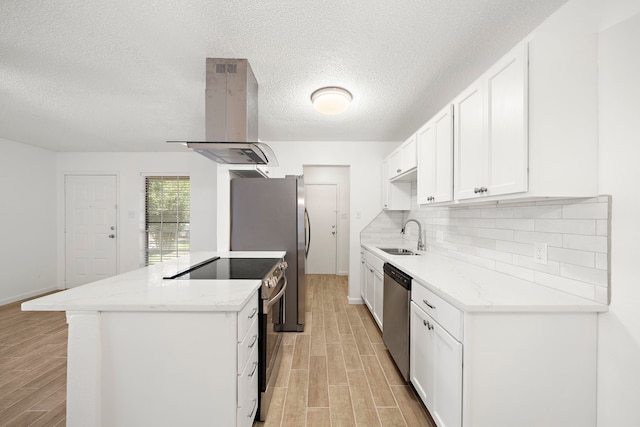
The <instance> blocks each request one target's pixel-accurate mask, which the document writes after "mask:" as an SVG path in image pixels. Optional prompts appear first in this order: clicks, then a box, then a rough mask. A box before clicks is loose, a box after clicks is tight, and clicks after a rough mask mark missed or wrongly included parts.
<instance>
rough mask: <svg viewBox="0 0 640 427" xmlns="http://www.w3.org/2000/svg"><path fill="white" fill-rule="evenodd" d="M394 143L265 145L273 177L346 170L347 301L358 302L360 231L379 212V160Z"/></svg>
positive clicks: (290, 143) (380, 200) (271, 143)
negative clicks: (307, 169)
mask: <svg viewBox="0 0 640 427" xmlns="http://www.w3.org/2000/svg"><path fill="white" fill-rule="evenodd" d="M397 145H398V143H389V142H309V141H305V142H269V146H271V148H272V149H273V151H274V153H275V155H276V157H277V158H278V162H279V164H280V166H279V167H278V168H277V171H276V173H277V176H284V175H302V172H303V166H304V165H316V166H318V165H332V166H350V176H351V179H350V181H351V188H350V203H349V204H350V207H349V215H350V217H349V221H350V225H351V227H350V232H349V233H350V238H349V242H350V243H349V300H350V301H353V302H361V299H360V279H359V278H360V231H361V230H362V229H363V228H364V227H365V226H366V225H367V224H368V223H369V222H370V221H371V220H373V218H375V217H376V215H377V214H378V213H379V212H380V210H381V205H382V199H381V196H382V195H381V191H380V183H381V182H382V159H383V158H384V157H385V156H386V155H387V154H389V152H390V151H391V149H392V148H393V147H394V146H397Z"/></svg>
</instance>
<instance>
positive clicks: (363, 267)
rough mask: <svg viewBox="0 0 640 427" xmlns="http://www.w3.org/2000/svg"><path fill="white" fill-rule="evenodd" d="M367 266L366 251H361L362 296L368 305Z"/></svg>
mask: <svg viewBox="0 0 640 427" xmlns="http://www.w3.org/2000/svg"><path fill="white" fill-rule="evenodd" d="M366 289H367V265H366V263H365V260H364V249H361V250H360V296H361V297H362V300H363V301H365V303H366V299H367V297H366Z"/></svg>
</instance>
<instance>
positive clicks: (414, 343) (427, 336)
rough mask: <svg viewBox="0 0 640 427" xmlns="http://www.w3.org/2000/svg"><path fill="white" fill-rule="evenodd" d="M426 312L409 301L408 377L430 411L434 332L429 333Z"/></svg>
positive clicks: (433, 366) (433, 365) (433, 367)
mask: <svg viewBox="0 0 640 427" xmlns="http://www.w3.org/2000/svg"><path fill="white" fill-rule="evenodd" d="M427 317H428V316H427V314H426V313H425V312H423V311H422V310H421V309H419V308H418V307H417V306H416V305H415V304H414V303H413V302H412V303H411V328H410V331H411V332H410V335H411V338H410V340H409V359H410V360H409V377H410V381H411V383H412V384H413V386H414V387H415V389H416V391H417V392H418V395H419V396H420V398H421V399H422V401H423V402H424V404H425V405H426V406H427V408H429V411H431V407H432V406H433V401H434V397H433V384H432V382H433V372H434V369H435V360H434V356H435V352H434V351H433V349H434V348H435V346H434V334H432V333H430V330H429V327H428V326H427V325H428V324H429V322H428V321H427Z"/></svg>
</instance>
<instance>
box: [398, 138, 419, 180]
mask: <svg viewBox="0 0 640 427" xmlns="http://www.w3.org/2000/svg"><path fill="white" fill-rule="evenodd" d="M400 160H401V162H400V164H401V169H402V173H404V172H407V171H409V170H411V169H415V168H416V166H418V159H417V151H416V134H415V133H414V134H413V135H411V136H410V137H409V139H407V140H406V141H405V142H404V144H402V148H401V149H400Z"/></svg>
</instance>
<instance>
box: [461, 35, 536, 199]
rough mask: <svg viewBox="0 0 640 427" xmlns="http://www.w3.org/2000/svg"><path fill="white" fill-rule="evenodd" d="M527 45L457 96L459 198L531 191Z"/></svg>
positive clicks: (513, 51) (519, 47)
mask: <svg viewBox="0 0 640 427" xmlns="http://www.w3.org/2000/svg"><path fill="white" fill-rule="evenodd" d="M527 64H528V61H527V44H526V43H522V44H521V45H518V46H517V47H516V48H515V49H513V50H512V51H511V52H509V54H507V55H506V56H505V57H503V58H502V59H501V60H500V61H499V62H497V63H496V64H495V65H494V66H493V67H492V68H491V69H490V70H489V71H487V72H486V73H485V74H484V75H483V76H482V77H481V78H480V79H479V80H478V81H477V82H475V83H474V84H473V85H472V86H470V87H469V88H468V89H467V90H465V91H464V92H463V93H462V94H461V95H460V96H459V97H458V98H457V99H456V100H455V101H454V108H455V116H454V146H455V148H454V153H455V167H454V171H455V179H454V188H455V189H456V190H455V198H456V199H459V200H463V199H471V198H476V197H484V196H497V195H501V194H512V193H518V192H524V191H527V188H528V158H529V152H528V126H527V123H528V98H527V91H528V72H527V66H528V65H527Z"/></svg>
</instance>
